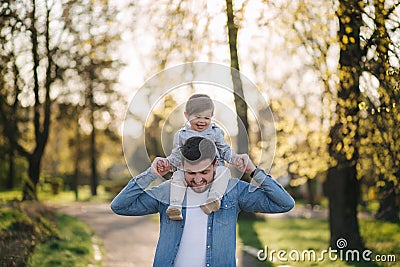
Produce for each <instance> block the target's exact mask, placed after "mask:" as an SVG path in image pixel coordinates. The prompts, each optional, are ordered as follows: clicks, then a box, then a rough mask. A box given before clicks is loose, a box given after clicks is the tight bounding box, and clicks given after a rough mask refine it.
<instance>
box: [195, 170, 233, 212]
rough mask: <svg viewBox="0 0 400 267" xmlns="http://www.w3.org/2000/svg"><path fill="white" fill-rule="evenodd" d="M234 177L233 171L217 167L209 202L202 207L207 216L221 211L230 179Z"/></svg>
mask: <svg viewBox="0 0 400 267" xmlns="http://www.w3.org/2000/svg"><path fill="white" fill-rule="evenodd" d="M231 177H232V175H231V171H230V170H229V169H228V168H227V167H225V166H217V169H216V171H215V179H214V181H213V183H212V184H211V188H210V191H209V193H208V198H207V202H206V203H205V204H203V205H201V206H200V208H201V209H202V210H203V211H204V213H206V214H211V213H212V212H214V211H217V210H219V208H220V206H221V198H222V197H223V196H224V194H225V191H226V187H227V186H228V182H229V179H230V178H231Z"/></svg>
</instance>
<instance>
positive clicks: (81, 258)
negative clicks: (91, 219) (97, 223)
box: [29, 214, 100, 267]
mask: <svg viewBox="0 0 400 267" xmlns="http://www.w3.org/2000/svg"><path fill="white" fill-rule="evenodd" d="M56 222H57V230H58V237H57V238H52V239H50V240H48V241H47V242H45V243H43V244H39V245H37V246H36V248H35V253H34V254H33V256H32V258H31V259H30V262H29V265H30V266H49V267H51V266H54V267H56V266H57V267H58V266H65V267H67V266H77V267H79V266H82V267H86V266H89V265H91V266H99V265H100V263H99V262H96V261H95V259H94V251H93V247H92V237H93V231H92V230H91V228H89V227H88V226H87V225H86V224H84V223H83V222H81V221H79V220H78V219H76V218H74V217H71V216H68V215H65V214H57V215H56Z"/></svg>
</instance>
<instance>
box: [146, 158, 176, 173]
mask: <svg viewBox="0 0 400 267" xmlns="http://www.w3.org/2000/svg"><path fill="white" fill-rule="evenodd" d="M170 169H171V165H170V164H169V161H168V159H166V158H161V157H156V158H155V159H154V160H153V163H152V164H151V172H152V173H154V174H156V175H159V176H164V175H165V174H167V172H169V170H170Z"/></svg>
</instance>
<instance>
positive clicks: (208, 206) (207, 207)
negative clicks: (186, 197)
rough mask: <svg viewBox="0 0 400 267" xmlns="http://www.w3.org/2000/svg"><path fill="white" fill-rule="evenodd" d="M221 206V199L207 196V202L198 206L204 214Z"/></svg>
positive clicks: (208, 213)
mask: <svg viewBox="0 0 400 267" xmlns="http://www.w3.org/2000/svg"><path fill="white" fill-rule="evenodd" d="M220 206H221V200H219V198H209V199H207V202H206V203H204V204H201V205H200V208H201V209H202V210H203V211H204V213H205V214H207V215H210V214H211V213H212V212H214V211H217V210H219V208H220Z"/></svg>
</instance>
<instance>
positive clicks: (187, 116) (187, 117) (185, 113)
mask: <svg viewBox="0 0 400 267" xmlns="http://www.w3.org/2000/svg"><path fill="white" fill-rule="evenodd" d="M183 114H184V115H185V118H186V120H189V114H188V113H187V112H186V111H185V112H183Z"/></svg>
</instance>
